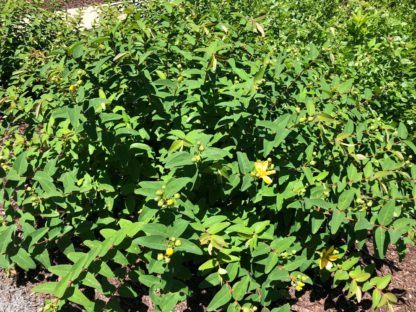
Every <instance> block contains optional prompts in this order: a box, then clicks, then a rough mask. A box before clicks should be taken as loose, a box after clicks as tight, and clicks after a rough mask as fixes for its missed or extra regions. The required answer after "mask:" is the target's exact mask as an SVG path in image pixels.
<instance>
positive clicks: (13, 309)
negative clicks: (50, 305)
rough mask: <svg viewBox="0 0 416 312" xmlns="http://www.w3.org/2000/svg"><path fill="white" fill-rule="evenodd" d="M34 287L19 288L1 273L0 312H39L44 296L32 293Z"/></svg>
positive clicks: (30, 285) (29, 285)
mask: <svg viewBox="0 0 416 312" xmlns="http://www.w3.org/2000/svg"><path fill="white" fill-rule="evenodd" d="M32 286H33V285H32V284H27V285H24V286H17V285H16V282H15V281H14V280H13V279H12V278H8V277H6V276H5V274H4V272H2V271H0V312H37V311H38V309H39V308H41V307H43V302H44V300H43V297H42V295H39V294H32V293H31V291H30V290H31V288H32Z"/></svg>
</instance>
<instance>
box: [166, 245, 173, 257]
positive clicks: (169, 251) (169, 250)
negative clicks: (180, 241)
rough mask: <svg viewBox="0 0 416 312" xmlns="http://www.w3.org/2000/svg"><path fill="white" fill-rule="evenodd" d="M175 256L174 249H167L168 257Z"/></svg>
mask: <svg viewBox="0 0 416 312" xmlns="http://www.w3.org/2000/svg"><path fill="white" fill-rule="evenodd" d="M172 255H173V248H170V247H169V248H167V249H166V256H168V257H170V256H172Z"/></svg>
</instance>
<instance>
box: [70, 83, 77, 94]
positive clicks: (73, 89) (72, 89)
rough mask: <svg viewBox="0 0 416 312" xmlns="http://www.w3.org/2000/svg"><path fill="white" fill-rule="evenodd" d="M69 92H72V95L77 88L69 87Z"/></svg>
mask: <svg viewBox="0 0 416 312" xmlns="http://www.w3.org/2000/svg"><path fill="white" fill-rule="evenodd" d="M69 91H70V92H72V93H74V92H75V91H77V86H75V85H70V86H69Z"/></svg>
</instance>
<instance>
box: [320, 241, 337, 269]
mask: <svg viewBox="0 0 416 312" xmlns="http://www.w3.org/2000/svg"><path fill="white" fill-rule="evenodd" d="M319 254H320V258H319V268H320V269H321V270H323V269H324V268H325V269H327V270H329V269H331V268H332V265H333V264H332V262H334V261H336V260H337V259H338V258H339V256H338V252H337V250H335V248H334V246H331V247H329V248H328V250H327V249H326V248H324V249H323V250H322V251H321V252H320V253H319Z"/></svg>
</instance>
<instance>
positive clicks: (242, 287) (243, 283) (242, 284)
mask: <svg viewBox="0 0 416 312" xmlns="http://www.w3.org/2000/svg"><path fill="white" fill-rule="evenodd" d="M249 283H250V277H249V276H247V275H246V276H244V277H243V278H242V279H241V280H239V281H238V282H237V283H235V284H234V286H233V292H232V294H233V298H234V299H235V300H237V301H240V300H242V299H243V298H244V295H245V294H246V293H247V291H248V285H249Z"/></svg>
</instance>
